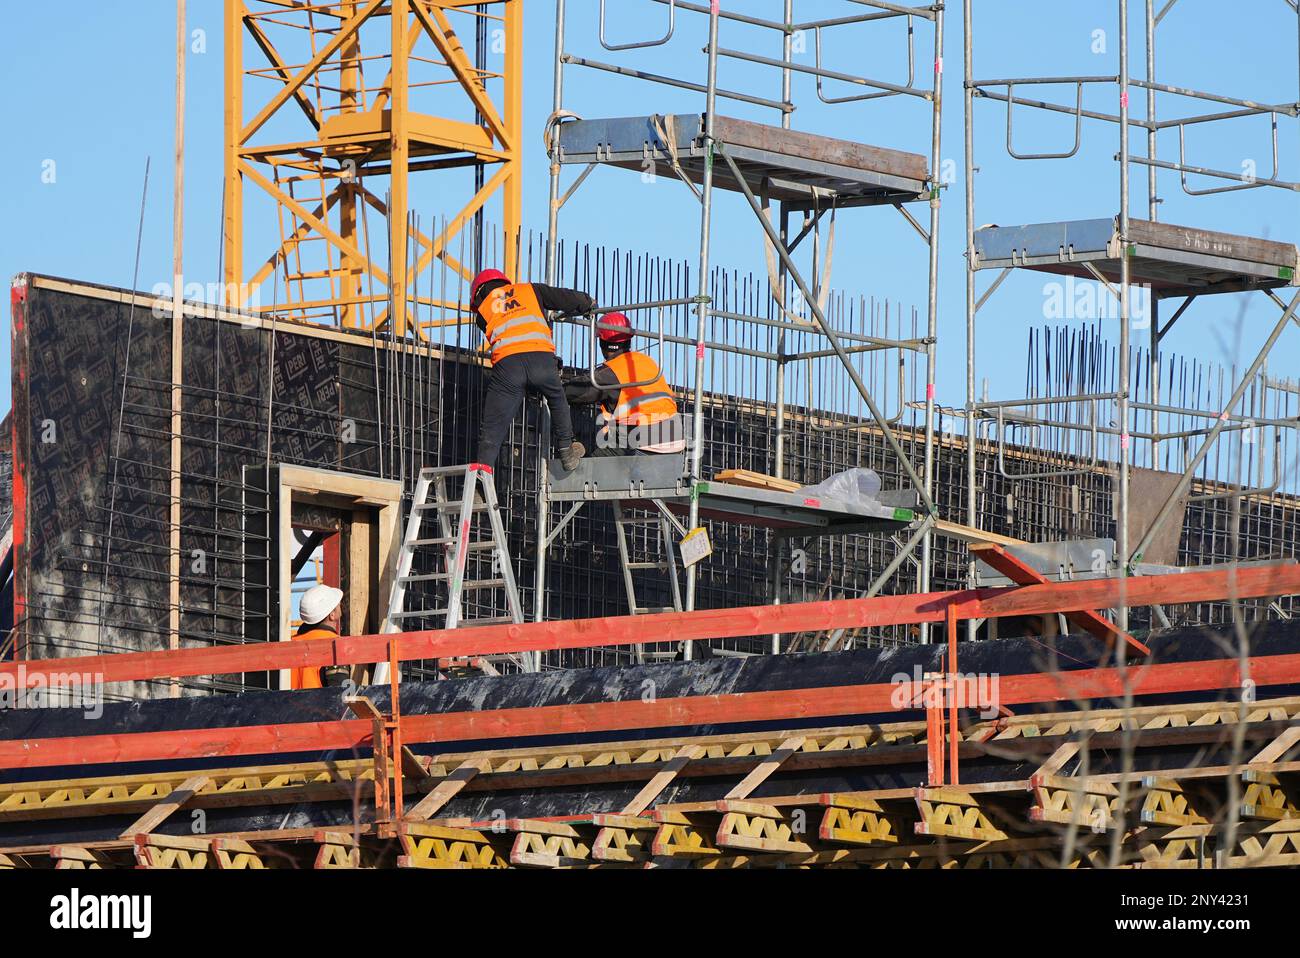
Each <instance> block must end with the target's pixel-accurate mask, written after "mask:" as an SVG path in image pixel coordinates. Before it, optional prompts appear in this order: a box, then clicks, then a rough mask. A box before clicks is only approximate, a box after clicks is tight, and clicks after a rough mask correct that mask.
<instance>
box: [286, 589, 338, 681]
mask: <svg viewBox="0 0 1300 958" xmlns="http://www.w3.org/2000/svg"><path fill="white" fill-rule="evenodd" d="M298 616H299V618H301V619H302V625H300V626H299V627H298V631H297V632H295V633H294V635H293V638H294V640H295V641H296V640H299V639H304V640H305V639H335V638H338V635H339V626H340V624H341V623H342V621H343V590H342V589H336V588H334V587H333V586H332V585H314V586H312V587H311V588H310V589H308V590H307V591H306V592H304V593H303V594H302V599H301V601H300V602H299V604H298ZM349 674H350V670H349V669H348V667H347V666H344V665H335V666H326V667H324V668H301V669H292V670H291V672H290V676H289V687H290V688H293V689H319V688H323V687H325V686H336V685H342V684H343V683H344V682H345V681H347V679H348V677H349Z"/></svg>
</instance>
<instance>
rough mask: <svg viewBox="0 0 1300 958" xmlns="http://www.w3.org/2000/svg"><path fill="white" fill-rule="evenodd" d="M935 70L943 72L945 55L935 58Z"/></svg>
mask: <svg viewBox="0 0 1300 958" xmlns="http://www.w3.org/2000/svg"><path fill="white" fill-rule="evenodd" d="M934 72H935V73H943V57H935V58H934Z"/></svg>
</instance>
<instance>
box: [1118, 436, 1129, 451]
mask: <svg viewBox="0 0 1300 958" xmlns="http://www.w3.org/2000/svg"><path fill="white" fill-rule="evenodd" d="M1119 447H1120V448H1121V449H1127V448H1128V433H1126V432H1125V433H1120V437H1119Z"/></svg>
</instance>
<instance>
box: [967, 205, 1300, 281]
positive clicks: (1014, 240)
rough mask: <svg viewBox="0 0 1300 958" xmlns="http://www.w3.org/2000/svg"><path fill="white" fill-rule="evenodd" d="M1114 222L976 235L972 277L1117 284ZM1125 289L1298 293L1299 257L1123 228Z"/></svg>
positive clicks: (1166, 230)
mask: <svg viewBox="0 0 1300 958" xmlns="http://www.w3.org/2000/svg"><path fill="white" fill-rule="evenodd" d="M1123 255H1124V248H1123V244H1122V243H1121V241H1120V230H1119V218H1118V217H1106V218H1102V219H1090V220H1064V221H1060V222H1055V223H1033V224H1030V225H1026V226H986V227H984V228H983V229H979V230H976V231H975V263H974V265H975V268H976V269H1010V268H1021V269H1034V270H1039V271H1041V272H1046V273H1058V274H1061V275H1067V276H1078V277H1081V278H1083V279H1095V278H1096V276H1095V275H1094V274H1093V273H1092V271H1091V270H1090V269H1089V267H1091V268H1092V269H1095V270H1096V271H1097V272H1098V273H1100V274H1101V275H1102V276H1103V277H1105V278H1106V279H1107V280H1109V281H1112V282H1116V283H1118V282H1119V281H1120V264H1121V263H1122V262H1123ZM1128 257H1129V264H1130V267H1131V271H1132V282H1134V283H1142V284H1144V285H1148V286H1150V287H1151V288H1152V290H1153V291H1154V292H1155V294H1156V295H1157V296H1160V297H1165V296H1191V295H1201V294H1206V293H1233V292H1241V291H1243V290H1251V289H1276V288H1278V287H1282V286H1295V285H1297V267H1298V266H1300V252H1298V251H1297V249H1296V247H1295V245H1293V244H1291V243H1279V242H1276V241H1274V240H1266V239H1259V238H1256V237H1250V236H1239V235H1236V234H1233V233H1220V232H1216V231H1214V230H1205V229H1197V228H1194V227H1189V226H1175V225H1173V224H1171V223H1155V222H1151V221H1150V220H1138V219H1130V220H1129V236H1128Z"/></svg>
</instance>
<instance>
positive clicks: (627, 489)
mask: <svg viewBox="0 0 1300 958" xmlns="http://www.w3.org/2000/svg"><path fill="white" fill-rule="evenodd" d="M686 459H687V457H686V454H682V455H659V456H606V457H595V458H591V459H584V460H583V461H582V462H580V463H579V464H578V467H577V468H576V469H575V470H573V472H568V473H566V472H565V471H564V469H563V468H562V467H561V466H560V465H559V463H558V462H557V461H552V462H551V464H550V485H549V488H548V490H547V494H548V496H549V497H550V499H551V500H552V501H554V502H587V501H602V500H603V501H609V502H618V503H620V504H621V505H623V506H624V507H628V508H635V507H637V506H645V507H653V503H655V502H661V503H663V504H664V506H665V507H666V508H667V509H669V510H670V511H673V512H679V513H684V512H686V510H687V507H688V506H689V505H690V501H691V496H692V486H691V481H690V475H689V473H690V470H689V463H688V462H687V461H686ZM694 495H696V496H697V497H698V498H699V504H700V516H701V517H703V518H707V519H717V520H720V521H724V522H736V523H742V524H745V525H757V526H765V527H767V528H772V529H779V530H789V531H791V532H792V533H793V534H797V535H807V536H815V535H841V534H849V533H858V532H881V531H891V530H895V529H901V528H906V527H907V526H909V525H911V524H912V523H913V522H914V521H915V520H916V519H917V516H916V513H915V511H914V510H915V509H916V507H917V494H916V492H915V491H909V490H882V491H881V493H880V497H879V500H878V501H877V502H856V503H850V502H843V501H841V500H838V499H830V498H827V497H825V496H811V495H807V494H804V493H802V492H799V491H796V492H778V491H776V490H770V489H757V488H753V487H751V486H740V485H734V484H731V483H726V482H715V481H708V482H700V483H697V484H696V486H695V488H694Z"/></svg>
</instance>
